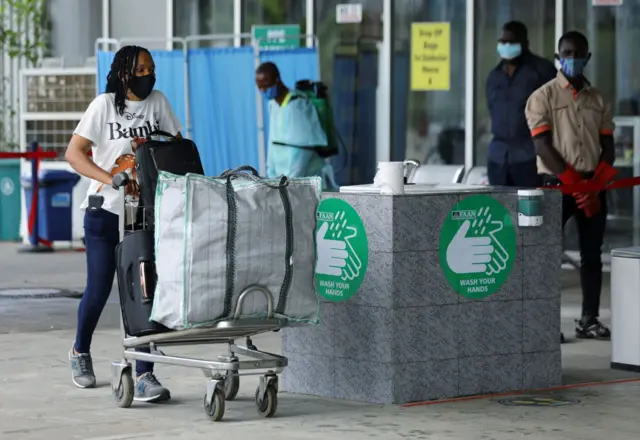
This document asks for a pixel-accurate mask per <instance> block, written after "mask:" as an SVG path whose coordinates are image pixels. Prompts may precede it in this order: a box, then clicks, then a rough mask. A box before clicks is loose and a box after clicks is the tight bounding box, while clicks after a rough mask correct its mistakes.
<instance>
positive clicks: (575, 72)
mask: <svg viewBox="0 0 640 440" xmlns="http://www.w3.org/2000/svg"><path fill="white" fill-rule="evenodd" d="M558 60H559V61H560V68H561V69H562V73H564V74H565V75H566V76H567V77H568V78H577V77H579V76H580V75H582V74H583V73H584V68H585V67H586V65H587V62H588V61H589V58H558Z"/></svg>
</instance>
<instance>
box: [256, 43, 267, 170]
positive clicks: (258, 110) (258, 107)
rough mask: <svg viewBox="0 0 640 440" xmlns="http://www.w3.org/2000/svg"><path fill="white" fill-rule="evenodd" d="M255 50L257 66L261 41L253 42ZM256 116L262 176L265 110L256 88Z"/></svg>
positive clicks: (265, 154) (264, 158) (264, 153)
mask: <svg viewBox="0 0 640 440" xmlns="http://www.w3.org/2000/svg"><path fill="white" fill-rule="evenodd" d="M253 51H254V56H255V66H256V68H258V66H259V65H260V41H254V42H253ZM256 116H257V118H256V119H257V126H258V127H257V128H258V162H259V171H260V175H261V176H266V175H267V148H266V139H265V136H264V112H263V111H262V96H261V95H260V91H259V90H258V89H257V88H256Z"/></svg>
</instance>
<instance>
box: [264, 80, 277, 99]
mask: <svg viewBox="0 0 640 440" xmlns="http://www.w3.org/2000/svg"><path fill="white" fill-rule="evenodd" d="M262 96H263V97H264V99H266V100H267V101H270V100H272V99H276V97H277V96H278V85H277V84H274V85H273V86H271V87H269V88H268V89H266V90H263V91H262Z"/></svg>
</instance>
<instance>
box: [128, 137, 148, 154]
mask: <svg viewBox="0 0 640 440" xmlns="http://www.w3.org/2000/svg"><path fill="white" fill-rule="evenodd" d="M145 142H147V138H141V137H138V136H135V137H134V138H133V139H132V140H131V148H132V149H133V152H134V153H135V152H136V149H137V148H138V147H139V146H140V145H142V144H144V143H145Z"/></svg>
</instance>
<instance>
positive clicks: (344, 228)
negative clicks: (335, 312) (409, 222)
mask: <svg viewBox="0 0 640 440" xmlns="http://www.w3.org/2000/svg"><path fill="white" fill-rule="evenodd" d="M317 220H318V222H317V228H316V249H317V261H316V288H317V289H318V293H319V294H320V295H321V296H322V297H324V298H326V299H328V300H329V301H335V302H340V301H345V300H348V299H349V298H351V297H352V296H353V295H355V294H356V292H357V291H358V290H359V289H360V286H362V282H363V281H364V277H365V275H366V273H367V265H368V263H369V243H368V241H367V232H366V231H365V229H364V224H363V223H362V219H361V218H360V216H359V215H358V213H357V212H356V210H355V209H353V207H352V206H351V205H349V204H348V203H347V202H345V201H344V200H341V199H325V200H323V201H322V202H321V203H320V206H319V207H318V212H317Z"/></svg>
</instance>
